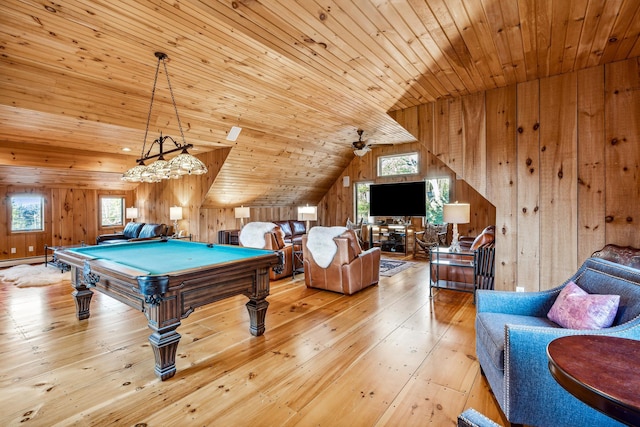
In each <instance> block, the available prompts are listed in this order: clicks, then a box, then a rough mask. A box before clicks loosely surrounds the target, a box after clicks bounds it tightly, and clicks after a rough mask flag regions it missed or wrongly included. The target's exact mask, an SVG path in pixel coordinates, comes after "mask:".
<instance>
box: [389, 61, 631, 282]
mask: <svg viewBox="0 0 640 427" xmlns="http://www.w3.org/2000/svg"><path fill="white" fill-rule="evenodd" d="M482 99H484V101H482ZM462 106H463V108H462V109H458V108H456V109H452V108H451V103H449V102H445V101H444V100H440V101H437V102H435V103H432V104H428V105H425V106H418V107H413V108H409V109H406V110H402V111H397V112H394V113H393V114H392V115H393V117H394V118H395V119H396V120H397V121H398V122H399V123H400V124H401V125H403V126H405V127H406V128H407V130H409V131H410V132H412V134H413V135H415V136H416V137H417V138H419V140H420V141H421V143H423V144H425V146H427V147H428V148H429V150H430V151H431V152H432V153H434V154H435V155H436V156H438V158H440V159H441V160H443V161H444V162H445V163H447V162H452V164H453V165H454V166H455V167H456V172H457V173H458V174H459V176H460V177H461V178H462V179H464V180H465V181H467V182H469V183H470V184H472V185H473V187H474V188H475V189H476V190H478V192H479V193H480V194H481V195H483V196H485V197H486V198H487V199H488V200H489V202H491V203H492V204H493V205H495V207H496V225H497V231H498V233H497V239H496V240H497V245H496V258H497V264H496V275H497V277H496V288H498V289H508V290H513V289H514V288H515V286H516V284H517V285H518V286H524V287H525V288H526V290H528V291H535V290H542V289H549V288H551V287H554V286H556V285H559V284H560V283H562V282H563V281H564V280H566V278H567V277H568V276H569V275H570V274H572V273H573V272H574V271H575V270H576V269H577V267H578V266H579V265H580V264H582V262H584V260H585V259H586V258H587V257H588V256H590V255H591V253H592V252H593V251H595V250H597V249H599V248H601V247H602V246H603V245H604V244H605V243H616V244H619V245H623V246H626V245H631V246H635V247H640V213H639V210H638V207H639V206H640V59H639V58H634V59H630V60H626V61H620V62H615V63H611V64H607V65H605V66H599V67H594V68H589V69H585V70H581V71H579V72H575V73H566V74H563V75H560V76H554V77H549V78H545V79H540V80H535V81H529V82H526V83H520V84H518V85H512V86H509V87H505V88H499V89H494V90H491V91H487V92H485V93H484V94H483V96H482V95H481V94H474V95H469V96H465V97H462ZM431 111H433V114H431ZM425 112H426V114H427V115H431V118H429V117H428V118H427V119H424V118H423V115H424V114H425ZM445 112H446V114H448V115H449V117H448V120H441V118H440V115H442V114H445ZM451 114H456V115H457V114H460V115H461V118H456V119H452V118H451ZM474 117H479V118H484V122H485V123H484V124H481V125H479V124H478V123H477V121H475V120H474V119H473V118H474ZM415 123H418V126H419V129H417V130H413V129H412V128H413V127H414V124H415ZM433 123H435V125H434V124H433ZM445 123H449V124H450V126H451V127H452V128H451V129H449V131H448V132H446V131H445V130H443V129H441V126H443V125H444V124H445ZM460 123H462V126H463V129H462V135H463V144H464V149H463V150H462V156H464V158H463V159H462V162H461V161H460V159H457V158H455V156H453V155H452V154H451V153H449V152H447V153H444V151H445V150H447V149H448V148H447V147H451V146H452V145H453V146H454V148H453V149H452V153H455V152H458V151H457V149H456V148H455V147H457V145H458V144H459V142H458V138H457V136H456V135H457V132H456V131H457V126H458V125H459V124H460ZM467 128H468V129H467ZM483 129H484V132H483ZM432 134H433V135H435V138H436V139H444V138H447V137H449V138H450V139H451V138H452V136H453V142H451V141H442V140H439V141H432V140H431V139H430V135H432ZM454 160H455V162H454ZM461 163H462V165H464V166H463V167H462V168H458V167H459V165H460V164H461ZM467 165H468V167H467ZM485 180H486V188H485Z"/></svg>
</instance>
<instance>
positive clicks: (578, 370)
mask: <svg viewBox="0 0 640 427" xmlns="http://www.w3.org/2000/svg"><path fill="white" fill-rule="evenodd" d="M547 356H548V357H549V371H551V375H552V376H553V377H554V378H555V380H556V381H557V382H558V383H559V384H560V385H561V386H562V387H564V388H565V389H566V390H567V391H568V392H569V393H571V394H572V395H574V396H575V397H577V398H578V399H580V400H581V401H583V402H585V403H586V404H588V405H589V406H591V407H593V408H595V409H597V410H599V411H600V412H602V413H604V414H606V415H608V416H610V417H612V418H615V419H616V420H618V421H621V422H623V423H625V424H629V425H633V426H637V425H640V341H637V340H631V339H626V338H619V337H611V336H606V335H571V336H566V337H562V338H558V339H556V340H553V341H551V342H550V343H549V345H548V346H547Z"/></svg>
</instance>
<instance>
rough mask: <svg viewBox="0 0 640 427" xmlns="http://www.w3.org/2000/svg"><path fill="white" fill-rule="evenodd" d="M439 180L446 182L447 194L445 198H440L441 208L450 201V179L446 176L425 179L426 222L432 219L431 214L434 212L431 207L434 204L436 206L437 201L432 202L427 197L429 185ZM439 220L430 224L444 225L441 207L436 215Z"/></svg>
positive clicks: (428, 196)
mask: <svg viewBox="0 0 640 427" xmlns="http://www.w3.org/2000/svg"><path fill="white" fill-rule="evenodd" d="M440 180H446V181H447V183H448V184H447V189H446V190H447V194H446V197H444V195H443V197H442V206H444V204H446V203H449V201H450V200H451V185H452V182H451V177H450V176H447V175H442V176H437V177H432V178H425V183H426V185H427V194H426V196H427V215H426V217H425V219H426V220H429V218H430V217H432V218H433V213H434V210H433V209H432V206H433V205H434V204H437V200H435V201H434V200H433V198H432V197H431V196H430V195H429V194H430V191H429V190H430V189H431V185H432V184H431V183H430V181H440ZM436 216H437V217H438V218H439V219H441V221H440V222H438V221H434V222H431V224H444V219H443V218H442V216H443V208H442V207H441V208H440V210H439V211H438V214H437V215H436Z"/></svg>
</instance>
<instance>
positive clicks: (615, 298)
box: [547, 282, 620, 329]
mask: <svg viewBox="0 0 640 427" xmlns="http://www.w3.org/2000/svg"><path fill="white" fill-rule="evenodd" d="M619 304H620V295H600V294H588V293H587V292H585V291H584V290H583V289H581V288H580V287H579V286H578V285H576V284H575V283H573V282H569V283H567V285H566V286H565V287H564V288H563V289H562V290H561V291H560V294H559V295H558V298H557V299H556V301H555V302H554V303H553V306H552V307H551V310H549V313H547V317H548V318H549V319H550V320H552V321H554V322H555V323H557V324H558V325H560V326H562V327H563V328H568V329H602V328H608V327H609V326H611V325H612V324H613V320H614V319H615V317H616V313H617V312H618V305H619Z"/></svg>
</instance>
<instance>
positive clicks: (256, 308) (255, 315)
mask: <svg viewBox="0 0 640 427" xmlns="http://www.w3.org/2000/svg"><path fill="white" fill-rule="evenodd" d="M246 305H247V310H248V311H249V331H250V332H251V335H254V336H260V335H262V334H264V322H265V318H266V317H267V308H268V307H269V301H267V300H265V299H264V298H262V299H250V300H249V302H248V303H247V304H246Z"/></svg>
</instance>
